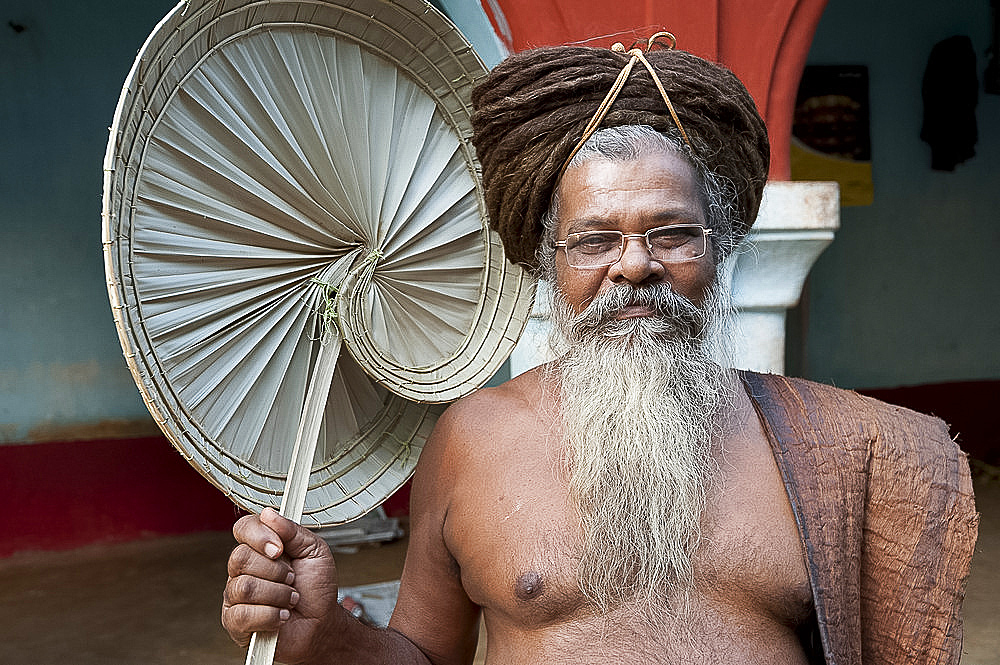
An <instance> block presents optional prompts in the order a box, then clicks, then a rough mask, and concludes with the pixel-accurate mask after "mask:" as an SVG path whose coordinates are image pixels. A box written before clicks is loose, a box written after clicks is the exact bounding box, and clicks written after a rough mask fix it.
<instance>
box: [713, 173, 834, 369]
mask: <svg viewBox="0 0 1000 665" xmlns="http://www.w3.org/2000/svg"><path fill="white" fill-rule="evenodd" d="M839 226H840V193H839V188H838V186H837V183H835V182H769V183H768V184H767V187H765V189H764V200H763V201H762V202H761V206H760V213H759V214H758V215H757V221H756V222H755V223H754V225H753V230H752V231H751V232H750V235H749V237H748V239H747V240H748V241H749V242H748V243H745V246H743V247H741V248H740V249H739V250H738V251H737V252H736V253H735V254H734V255H733V256H731V257H730V258H729V260H727V263H728V264H731V265H730V266H727V268H729V269H730V272H731V275H732V282H731V288H732V292H733V300H734V303H735V305H736V309H737V329H738V330H739V331H740V332H741V333H742V334H739V335H737V339H736V340H735V341H736V343H737V349H736V354H735V358H736V365H737V366H738V367H741V368H744V369H752V370H757V371H761V372H773V373H776V374H781V373H783V372H784V370H785V313H786V312H787V311H788V309H789V308H791V307H794V306H795V305H796V304H798V302H799V296H801V294H802V285H803V284H804V283H805V280H806V276H807V275H808V274H809V270H811V269H812V266H813V264H814V263H815V262H816V259H817V258H819V255H820V254H821V253H822V252H823V250H824V249H826V247H827V245H829V244H830V243H831V242H832V241H833V234H834V232H835V231H836V230H837V228H838V227H839Z"/></svg>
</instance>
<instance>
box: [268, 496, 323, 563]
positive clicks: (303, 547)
mask: <svg viewBox="0 0 1000 665" xmlns="http://www.w3.org/2000/svg"><path fill="white" fill-rule="evenodd" d="M260 521H261V522H262V523H263V524H265V525H266V526H268V527H270V529H271V530H272V531H274V532H275V533H276V534H277V535H278V537H279V538H280V539H281V547H280V548H279V549H278V551H276V552H274V554H273V556H271V558H272V559H276V558H278V557H279V556H281V554H282V553H284V554H285V555H287V556H288V557H290V558H292V559H303V558H309V557H315V556H319V555H320V553H321V551H322V547H321V543H322V544H324V545H325V543H323V541H322V540H321V539H320V538H319V536H317V535H316V534H314V533H313V532H312V531H310V530H309V529H307V528H305V527H304V526H302V525H301V524H297V523H295V522H293V521H292V520H290V519H288V518H286V517H282V516H281V515H279V514H278V511H276V510H275V509H274V508H270V507H268V508H265V509H264V510H263V511H262V512H261V514H260ZM268 554H269V555H271V551H270V550H269V551H268Z"/></svg>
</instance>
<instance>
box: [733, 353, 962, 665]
mask: <svg viewBox="0 0 1000 665" xmlns="http://www.w3.org/2000/svg"><path fill="white" fill-rule="evenodd" d="M743 379H744V382H745V384H746V385H747V387H748V393H749V394H750V397H751V399H752V400H753V402H754V405H755V407H756V408H757V410H758V413H759V414H760V416H761V420H762V422H764V423H765V431H766V432H767V435H768V438H769V439H770V441H771V445H772V450H773V452H774V456H775V460H776V461H777V463H778V468H779V470H780V472H781V475H782V478H783V480H784V482H785V488H786V491H787V493H788V498H789V500H790V501H791V504H792V509H793V511H794V513H795V517H796V521H797V523H798V527H799V534H800V536H801V538H802V543H803V547H804V550H805V553H806V559H807V562H806V563H807V569H808V571H809V577H810V582H811V584H812V591H813V599H814V602H815V606H816V614H817V621H818V624H819V632H820V635H821V637H822V642H823V651H824V654H825V657H826V661H827V663H828V664H831V665H832V664H834V663H835V664H836V665H848V664H852V665H853V664H858V663H891V664H896V663H898V664H902V663H958V661H959V658H960V656H961V650H962V619H961V608H962V600H963V598H964V596H965V587H966V583H967V581H968V576H969V566H970V564H971V561H972V552H973V548H974V546H975V543H976V534H977V528H978V522H979V518H978V515H977V513H976V510H975V504H974V499H973V493H972V481H971V478H970V475H969V465H968V461H967V459H966V456H965V454H964V453H962V451H961V450H960V449H959V448H958V446H957V444H955V442H954V441H952V440H951V438H950V437H949V435H948V429H947V426H946V425H945V424H944V423H943V422H942V421H941V420H939V419H937V418H932V417H930V416H925V415H923V414H919V413H916V412H913V411H910V410H908V409H904V408H902V407H896V406H892V405H889V404H885V403H883V402H879V401H877V400H874V399H871V398H869V397H863V396H861V395H858V394H857V393H854V392H850V391H846V390H840V389H837V388H831V387H829V386H824V385H821V384H816V383H812V382H809V381H804V380H802V379H789V378H785V377H780V376H773V375H761V374H754V373H750V372H746V373H744V374H743Z"/></svg>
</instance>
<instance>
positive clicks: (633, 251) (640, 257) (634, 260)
mask: <svg viewBox="0 0 1000 665" xmlns="http://www.w3.org/2000/svg"><path fill="white" fill-rule="evenodd" d="M623 242H624V243H625V249H624V250H623V251H622V255H621V258H620V259H618V263H614V264H612V265H611V267H610V268H608V277H609V278H610V279H611V280H612V281H613V282H629V283H631V284H636V285H639V284H651V283H654V282H658V281H660V280H661V279H663V276H664V275H665V274H666V269H665V268H664V267H663V264H662V263H660V262H659V261H657V260H656V259H654V258H653V255H652V254H650V253H649V248H648V247H646V239H645V237H644V236H641V235H627V236H625V238H624V240H623Z"/></svg>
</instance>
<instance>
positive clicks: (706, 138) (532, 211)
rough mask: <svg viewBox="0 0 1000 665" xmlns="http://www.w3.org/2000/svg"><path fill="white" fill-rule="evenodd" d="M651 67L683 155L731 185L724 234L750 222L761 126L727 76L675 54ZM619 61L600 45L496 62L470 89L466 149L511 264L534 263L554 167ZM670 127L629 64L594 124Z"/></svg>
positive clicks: (663, 53)
mask: <svg viewBox="0 0 1000 665" xmlns="http://www.w3.org/2000/svg"><path fill="white" fill-rule="evenodd" d="M646 58H647V59H648V60H649V62H650V63H651V64H652V65H653V67H654V69H656V71H657V74H658V75H659V77H660V81H661V82H662V83H663V86H664V88H665V89H666V91H667V94H668V95H669V96H670V101H671V102H672V103H673V105H674V109H675V110H676V111H677V115H678V116H679V118H680V121H681V124H682V125H683V126H684V130H685V131H686V132H687V134H688V136H689V137H690V139H691V144H692V147H693V150H694V155H693V157H694V158H695V159H696V160H697V161H698V162H701V163H702V164H704V165H705V167H706V168H707V169H708V170H709V171H710V172H712V173H714V174H715V175H717V176H720V177H722V178H724V179H726V180H729V181H730V182H731V183H732V186H733V191H734V193H735V195H736V219H734V220H733V226H734V228H733V232H734V233H735V234H736V236H737V237H738V238H739V237H742V236H743V235H745V234H746V233H747V231H749V229H750V225H751V224H752V223H753V221H754V219H755V218H756V216H757V209H758V207H759V206H760V199H761V196H762V193H763V189H764V183H765V182H766V180H767V169H768V161H769V158H770V147H769V145H768V141H767V129H766V128H765V126H764V121H763V120H762V119H761V117H760V114H759V113H758V112H757V107H756V106H755V105H754V102H753V99H752V98H751V97H750V94H749V93H748V92H747V90H746V88H745V87H744V86H743V84H742V83H740V81H739V79H737V78H736V76H735V75H734V74H733V73H732V72H730V71H729V70H727V69H725V68H723V67H721V66H719V65H715V64H713V63H710V62H708V61H706V60H703V59H701V58H699V57H697V56H694V55H691V54H690V53H686V52H684V51H677V50H654V51H650V52H648V53H647V54H646ZM628 59H629V56H628V55H627V54H623V53H616V52H614V51H612V50H610V49H601V48H592V47H585V46H555V47H547V48H540V49H534V50H530V51H523V52H521V53H518V54H515V55H513V56H511V57H510V58H508V59H507V60H505V61H504V62H502V63H500V64H499V65H498V66H497V67H496V68H495V69H494V70H493V71H492V72H490V75H489V76H488V77H487V78H486V79H485V80H484V81H483V83H481V84H480V85H479V87H477V88H476V89H475V90H474V91H473V93H472V104H473V107H474V109H475V112H474V114H473V116H472V127H473V138H472V140H473V143H474V145H475V147H476V153H477V155H478V157H479V161H480V163H481V164H482V167H483V185H484V188H485V194H486V207H487V211H488V213H489V216H490V225H491V226H492V227H493V228H494V229H495V230H496V231H497V232H498V233H499V234H500V237H501V239H502V240H503V243H504V249H505V250H506V252H507V257H508V259H509V260H510V261H512V262H513V263H522V264H525V265H528V266H531V267H536V259H535V251H536V249H537V247H538V244H539V242H540V239H541V236H542V224H541V220H542V216H543V215H544V214H545V212H546V210H548V208H549V205H550V203H551V199H552V193H553V190H554V188H555V185H556V179H557V178H558V176H559V171H560V169H561V168H562V165H563V163H564V162H565V161H566V159H567V157H568V156H569V154H570V152H571V151H572V150H573V147H574V146H575V145H576V143H577V142H578V141H579V140H580V137H581V136H582V135H583V130H584V128H585V127H586V126H587V123H589V122H590V119H591V117H592V116H593V115H594V112H595V111H596V110H597V107H598V106H599V105H600V103H601V101H602V100H603V99H604V96H605V95H606V94H607V93H608V91H609V90H610V89H611V86H612V85H613V84H614V82H615V79H616V78H617V77H618V74H619V73H620V72H621V70H622V68H623V67H624V66H625V64H626V63H627V62H628ZM619 125H648V126H650V127H652V128H653V129H655V130H657V131H658V132H662V133H665V134H676V133H677V128H676V126H675V124H674V121H673V119H672V118H671V117H670V113H669V111H668V110H667V108H666V105H665V104H664V102H663V98H662V97H661V95H660V93H659V91H658V90H657V89H656V85H655V83H654V82H653V80H652V78H651V77H650V75H649V72H647V71H646V70H645V68H643V67H641V66H636V67H635V68H634V69H633V70H632V73H631V74H630V75H629V79H628V82H627V83H626V84H625V87H624V88H623V89H622V91H621V93H620V94H619V95H618V98H617V100H616V101H615V103H614V105H613V106H612V107H611V110H610V112H609V113H608V114H607V116H606V117H605V118H604V121H603V122H602V123H601V126H602V127H615V126H619Z"/></svg>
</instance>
